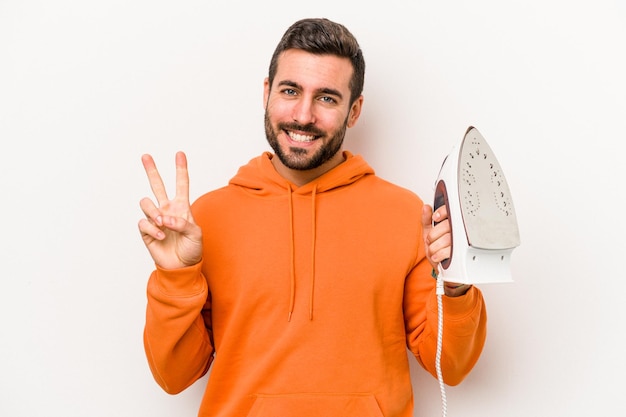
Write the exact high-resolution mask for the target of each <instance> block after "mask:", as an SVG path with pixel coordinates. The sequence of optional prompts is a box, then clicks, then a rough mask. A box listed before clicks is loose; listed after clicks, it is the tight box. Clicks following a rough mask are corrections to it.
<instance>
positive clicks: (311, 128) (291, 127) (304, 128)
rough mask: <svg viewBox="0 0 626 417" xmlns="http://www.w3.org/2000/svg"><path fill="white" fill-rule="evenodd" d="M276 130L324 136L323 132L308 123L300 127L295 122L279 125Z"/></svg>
mask: <svg viewBox="0 0 626 417" xmlns="http://www.w3.org/2000/svg"><path fill="white" fill-rule="evenodd" d="M278 128H279V129H280V130H296V131H299V132H304V133H310V134H312V135H314V136H323V135H324V134H325V133H324V132H323V131H321V130H320V129H318V128H317V127H315V125H313V124H310V123H309V124H306V125H302V124H300V123H295V122H291V123H279V124H278Z"/></svg>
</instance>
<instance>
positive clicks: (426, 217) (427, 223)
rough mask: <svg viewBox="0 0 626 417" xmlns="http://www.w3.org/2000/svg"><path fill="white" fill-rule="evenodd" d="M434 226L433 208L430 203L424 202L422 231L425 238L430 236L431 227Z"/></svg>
mask: <svg viewBox="0 0 626 417" xmlns="http://www.w3.org/2000/svg"><path fill="white" fill-rule="evenodd" d="M432 227H433V208H432V207H431V206H429V205H428V204H424V207H422V232H423V235H424V240H426V237H427V236H428V233H429V232H430V229H432Z"/></svg>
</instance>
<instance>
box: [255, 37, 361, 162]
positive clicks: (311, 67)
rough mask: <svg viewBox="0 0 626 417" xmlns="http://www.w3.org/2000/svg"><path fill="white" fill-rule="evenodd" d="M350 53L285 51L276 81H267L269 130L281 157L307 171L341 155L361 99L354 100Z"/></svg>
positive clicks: (269, 140)
mask: <svg viewBox="0 0 626 417" xmlns="http://www.w3.org/2000/svg"><path fill="white" fill-rule="evenodd" d="M352 71H353V70H352V65H351V63H350V61H349V60H348V59H347V58H339V57H336V56H334V55H314V54H310V53H308V52H305V51H302V50H296V49H290V50H287V51H285V52H283V54H282V55H281V56H280V58H279V61H278V68H277V72H276V76H275V78H274V81H273V85H272V86H270V85H269V82H268V80H266V81H265V89H264V93H265V95H264V99H265V134H266V136H267V141H268V142H269V144H270V146H271V147H272V149H273V150H274V152H275V153H276V155H277V157H278V158H279V160H280V162H281V163H282V164H283V165H284V166H285V167H286V168H288V169H290V170H298V171H306V170H313V169H316V168H318V167H320V166H322V165H324V164H326V163H332V161H333V160H334V159H336V158H337V157H340V152H339V151H340V150H341V145H342V143H343V139H344V136H345V133H346V128H347V127H351V126H352V125H354V123H355V122H356V120H357V118H358V116H359V113H360V106H361V99H360V98H359V100H357V101H355V103H353V105H350V89H349V82H350V78H351V77H352Z"/></svg>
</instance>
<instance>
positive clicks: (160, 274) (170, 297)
mask: <svg viewBox="0 0 626 417" xmlns="http://www.w3.org/2000/svg"><path fill="white" fill-rule="evenodd" d="M201 265H202V263H200V264H198V265H194V266H190V267H187V268H182V269H177V270H165V269H161V268H159V267H158V266H157V269H156V270H155V271H154V272H153V273H152V275H151V276H150V279H149V281H148V290H147V297H148V304H147V309H146V323H145V327H144V348H145V351H146V357H147V360H148V364H149V365H150V370H151V371H152V375H153V376H154V379H155V380H156V382H157V383H158V384H159V385H160V386H161V387H162V388H163V390H165V391H166V392H167V393H170V394H177V393H179V392H181V391H183V390H184V389H185V388H187V387H189V386H190V385H191V384H193V383H194V382H195V381H196V380H198V379H199V378H200V377H202V376H203V375H204V374H205V373H206V372H207V371H208V369H209V367H210V365H211V362H212V360H213V352H214V349H213V345H212V343H211V334H210V331H211V327H210V314H209V313H210V301H209V297H208V286H207V282H206V280H205V278H204V277H203V275H202V273H201Z"/></svg>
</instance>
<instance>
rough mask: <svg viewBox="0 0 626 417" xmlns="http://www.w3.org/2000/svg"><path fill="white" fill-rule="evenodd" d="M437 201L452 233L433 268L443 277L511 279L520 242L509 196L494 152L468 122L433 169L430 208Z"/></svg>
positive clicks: (479, 280) (460, 280)
mask: <svg viewBox="0 0 626 417" xmlns="http://www.w3.org/2000/svg"><path fill="white" fill-rule="evenodd" d="M442 205H445V206H446V208H447V211H448V219H449V221H450V226H451V233H452V247H451V250H452V253H451V255H450V258H448V259H446V260H444V261H442V262H441V264H440V269H439V274H440V275H441V277H442V278H443V280H444V281H448V282H458V283H463V284H482V283H496V282H511V281H513V279H512V277H511V271H510V259H511V253H512V251H513V249H515V248H516V247H517V246H519V245H520V235H519V229H518V227H517V218H516V215H515V208H514V207H513V199H512V197H511V192H510V191H509V186H508V184H507V182H506V179H505V178H504V172H503V171H502V168H501V167H500V164H499V163H498V160H497V159H496V156H495V155H494V153H493V151H492V150H491V148H490V147H489V145H488V144H487V142H486V141H485V139H484V138H483V137H482V135H481V134H480V132H479V131H478V130H477V129H476V128H475V127H473V126H470V127H469V128H468V129H467V131H466V133H465V136H464V138H463V140H462V141H461V142H460V144H459V145H457V146H454V147H453V148H452V151H451V152H450V154H448V156H447V157H446V158H445V159H444V161H443V164H442V166H441V169H440V171H439V177H438V178H437V181H436V183H435V198H434V204H433V207H434V209H437V208H439V207H441V206H442Z"/></svg>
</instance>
